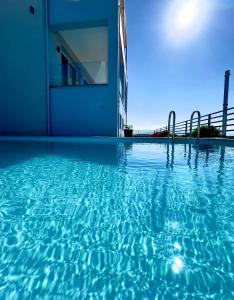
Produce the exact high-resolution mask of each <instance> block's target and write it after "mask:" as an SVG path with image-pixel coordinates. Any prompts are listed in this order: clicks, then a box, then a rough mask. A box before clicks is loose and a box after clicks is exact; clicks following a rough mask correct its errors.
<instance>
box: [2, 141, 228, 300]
mask: <svg viewBox="0 0 234 300" xmlns="http://www.w3.org/2000/svg"><path fill="white" fill-rule="evenodd" d="M233 211H234V148H231V147H225V146H204V145H200V146H197V145H174V146H172V145H171V144H170V145H168V144H153V143H151V144H141V143H138V144H121V143H119V144H117V143H116V144H114V143H113V144H112V143H102V144H98V143H89V144H85V143H77V144H76V143H73V144H66V143H26V142H24V143H13V142H11V143H10V142H9V143H3V142H1V143H0V299H7V300H9V299H14V300H15V299H17V300H18V299H20V300H21V299H33V300H34V299H56V300H57V299H69V300H70V299H123V300H125V299H126V300H127V299H137V300H138V299H144V300H146V299H155V300H158V299H181V300H183V299H189V300H190V299H191V300H192V299H225V300H226V299H233V297H234V283H233V279H234V267H233V266H234V264H233V263H234V252H233V240H234V223H233Z"/></svg>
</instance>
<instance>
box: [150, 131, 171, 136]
mask: <svg viewBox="0 0 234 300" xmlns="http://www.w3.org/2000/svg"><path fill="white" fill-rule="evenodd" d="M167 136H168V131H167V130H164V131H157V132H154V133H153V134H151V135H150V137H167Z"/></svg>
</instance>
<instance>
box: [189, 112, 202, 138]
mask: <svg viewBox="0 0 234 300" xmlns="http://www.w3.org/2000/svg"><path fill="white" fill-rule="evenodd" d="M195 114H197V139H199V138H200V128H201V113H200V111H199V110H195V111H194V112H193V113H192V115H191V119H190V138H191V137H192V132H193V119H194V116H195Z"/></svg>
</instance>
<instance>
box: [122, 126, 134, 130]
mask: <svg viewBox="0 0 234 300" xmlns="http://www.w3.org/2000/svg"><path fill="white" fill-rule="evenodd" d="M123 128H124V129H125V130H132V129H133V126H132V125H124V127H123Z"/></svg>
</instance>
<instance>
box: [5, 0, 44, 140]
mask: <svg viewBox="0 0 234 300" xmlns="http://www.w3.org/2000/svg"><path fill="white" fill-rule="evenodd" d="M43 4H44V1H38V0H30V1H29V0H7V1H3V0H2V1H0V35H1V47H0V134H2V135H45V134H46V133H47V104H46V58H45V31H44V9H43ZM30 5H33V6H34V7H35V14H34V15H33V14H31V13H30V11H29V7H30Z"/></svg>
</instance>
